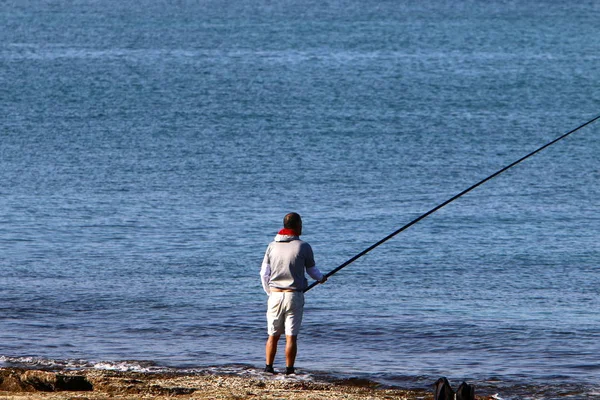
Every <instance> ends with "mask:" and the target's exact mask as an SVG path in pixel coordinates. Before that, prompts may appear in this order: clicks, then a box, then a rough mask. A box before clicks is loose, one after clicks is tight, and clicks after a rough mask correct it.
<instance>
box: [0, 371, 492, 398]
mask: <svg viewBox="0 0 600 400" xmlns="http://www.w3.org/2000/svg"><path fill="white" fill-rule="evenodd" d="M150 398H152V399H173V398H176V399H182V400H183V399H253V398H254V399H408V400H412V399H415V400H416V399H433V394H432V392H431V391H429V392H427V391H414V390H401V389H389V388H384V387H380V386H379V385H377V384H375V383H373V382H369V381H363V380H353V379H349V380H340V381H334V382H325V381H314V380H311V381H309V380H303V379H298V378H294V377H284V376H278V375H276V376H268V375H264V376H262V374H261V375H259V376H233V375H215V374H198V375H196V374H193V375H189V374H188V375H182V374H160V373H136V372H114V371H98V370H90V371H75V372H60V373H56V372H47V371H40V370H25V369H19V368H3V369H0V399H10V400H40V399H61V400H63V399H64V400H67V399H88V400H99V399H127V400H129V399H132V400H133V399H150ZM477 398H478V399H482V398H481V397H477Z"/></svg>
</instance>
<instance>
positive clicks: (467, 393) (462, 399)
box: [456, 382, 475, 400]
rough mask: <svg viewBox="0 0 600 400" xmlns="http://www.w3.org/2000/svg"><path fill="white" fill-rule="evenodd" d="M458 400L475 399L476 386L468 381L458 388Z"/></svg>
mask: <svg viewBox="0 0 600 400" xmlns="http://www.w3.org/2000/svg"><path fill="white" fill-rule="evenodd" d="M456 400H475V388H474V387H473V386H471V385H469V384H467V383H466V382H463V383H461V384H460V386H459V387H458V389H456Z"/></svg>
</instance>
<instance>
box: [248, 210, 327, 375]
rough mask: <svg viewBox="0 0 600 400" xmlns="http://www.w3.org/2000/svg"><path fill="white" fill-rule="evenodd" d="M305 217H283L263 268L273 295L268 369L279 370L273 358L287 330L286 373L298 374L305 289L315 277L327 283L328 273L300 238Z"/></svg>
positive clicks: (264, 279)
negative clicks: (320, 268)
mask: <svg viewBox="0 0 600 400" xmlns="http://www.w3.org/2000/svg"><path fill="white" fill-rule="evenodd" d="M300 235H302V218H300V215H299V214H297V213H289V214H287V215H286V216H285V217H284V218H283V229H281V230H280V231H279V233H278V234H277V236H275V239H274V240H273V242H271V243H270V244H269V246H268V247H267V251H266V252H265V258H264V260H263V262H262V266H261V269H260V277H261V281H262V285H263V288H264V290H265V292H266V293H267V295H268V296H269V301H268V307H267V326H268V333H269V338H268V339H267V345H266V348H265V352H266V366H265V372H270V373H272V374H274V373H275V370H274V369H273V362H274V361H275V354H276V353H277V343H278V341H279V337H280V336H281V335H282V334H283V333H285V341H286V344H285V361H286V368H285V373H286V375H289V374H294V373H295V371H294V363H295V361H296V353H297V351H298V346H297V338H298V333H299V332H300V325H301V323H302V314H303V312H304V290H305V289H306V287H307V286H308V282H307V280H306V277H305V275H304V272H305V271H306V272H307V273H308V274H309V275H310V277H311V278H313V279H315V280H316V281H318V282H319V283H324V282H325V281H326V280H327V277H326V276H325V275H323V274H322V273H321V271H319V269H318V268H317V267H316V266H315V260H314V256H313V251H312V248H311V247H310V244H308V243H306V242H304V241H302V240H300Z"/></svg>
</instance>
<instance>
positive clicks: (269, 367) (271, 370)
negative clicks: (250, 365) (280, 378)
mask: <svg viewBox="0 0 600 400" xmlns="http://www.w3.org/2000/svg"><path fill="white" fill-rule="evenodd" d="M265 372H268V373H270V374H274V373H275V370H274V369H273V366H272V365H265Z"/></svg>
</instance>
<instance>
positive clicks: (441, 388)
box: [433, 378, 454, 400]
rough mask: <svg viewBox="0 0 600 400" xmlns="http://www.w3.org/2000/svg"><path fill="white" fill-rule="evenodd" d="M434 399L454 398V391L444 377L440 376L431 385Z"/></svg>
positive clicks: (450, 399) (452, 399)
mask: <svg viewBox="0 0 600 400" xmlns="http://www.w3.org/2000/svg"><path fill="white" fill-rule="evenodd" d="M433 399H434V400H454V391H453V390H452V387H450V382H448V379H446V378H440V379H438V380H437V381H436V382H435V385H433Z"/></svg>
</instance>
